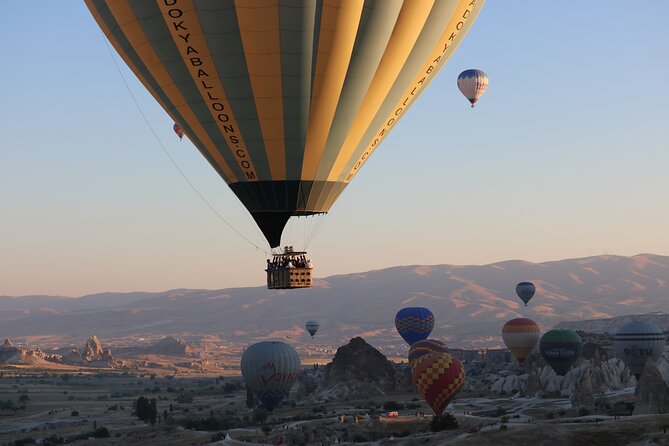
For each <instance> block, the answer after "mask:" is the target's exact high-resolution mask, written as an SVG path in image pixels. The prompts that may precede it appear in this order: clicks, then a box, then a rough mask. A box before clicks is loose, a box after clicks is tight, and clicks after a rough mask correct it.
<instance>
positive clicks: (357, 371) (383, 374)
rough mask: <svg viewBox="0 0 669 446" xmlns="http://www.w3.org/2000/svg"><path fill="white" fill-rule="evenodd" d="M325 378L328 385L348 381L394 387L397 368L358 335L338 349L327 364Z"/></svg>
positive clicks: (325, 383)
mask: <svg viewBox="0 0 669 446" xmlns="http://www.w3.org/2000/svg"><path fill="white" fill-rule="evenodd" d="M323 378H324V385H325V386H326V387H332V386H335V385H337V384H340V383H342V382H347V381H357V382H363V383H375V384H380V385H384V386H390V387H393V386H394V382H395V369H394V368H393V365H392V363H391V362H390V361H388V359H387V358H386V357H385V356H384V355H383V354H382V353H381V352H379V351H378V350H376V349H375V348H374V347H372V346H371V345H369V344H368V343H367V342H365V340H364V339H362V338H360V337H357V338H353V339H351V341H350V342H349V343H348V344H346V345H344V346H342V347H339V348H338V349H337V353H336V354H335V356H334V358H333V359H332V362H331V363H329V364H328V365H326V366H325V371H324V373H323Z"/></svg>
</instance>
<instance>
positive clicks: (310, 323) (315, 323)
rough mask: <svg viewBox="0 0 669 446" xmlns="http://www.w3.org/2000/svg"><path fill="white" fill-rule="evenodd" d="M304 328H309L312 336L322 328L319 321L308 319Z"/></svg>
mask: <svg viewBox="0 0 669 446" xmlns="http://www.w3.org/2000/svg"><path fill="white" fill-rule="evenodd" d="M304 328H306V329H307V331H308V332H309V334H310V335H311V337H312V338H313V337H314V335H315V334H316V332H317V331H318V329H319V328H320V325H319V324H318V321H313V320H312V321H307V323H306V324H304Z"/></svg>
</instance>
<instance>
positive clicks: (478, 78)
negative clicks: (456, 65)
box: [458, 69, 489, 108]
mask: <svg viewBox="0 0 669 446" xmlns="http://www.w3.org/2000/svg"><path fill="white" fill-rule="evenodd" d="M488 82H489V79H488V75H487V74H485V73H484V72H483V71H481V70H476V69H472V70H465V71H463V72H462V73H460V76H458V88H459V89H460V91H461V92H462V94H463V95H465V97H466V98H467V99H468V100H469V102H471V104H472V108H474V107H476V102H477V101H478V100H479V98H480V97H481V96H483V93H485V91H486V90H487V89H488Z"/></svg>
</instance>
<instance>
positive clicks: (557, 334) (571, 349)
mask: <svg viewBox="0 0 669 446" xmlns="http://www.w3.org/2000/svg"><path fill="white" fill-rule="evenodd" d="M582 346H583V341H582V340H581V337H580V336H579V335H578V333H576V332H575V331H572V330H557V329H553V330H549V331H547V332H546V333H544V335H543V336H542V337H541V340H540V341H539V351H540V352H541V356H543V357H544V359H545V360H546V362H547V363H548V365H549V366H551V368H552V369H553V370H554V371H555V373H557V374H558V375H560V376H564V375H566V374H567V372H568V371H569V368H570V367H571V366H572V364H573V363H574V362H576V360H577V359H578V357H579V355H580V354H581V347H582Z"/></svg>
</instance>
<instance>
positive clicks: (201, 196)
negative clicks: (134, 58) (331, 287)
mask: <svg viewBox="0 0 669 446" xmlns="http://www.w3.org/2000/svg"><path fill="white" fill-rule="evenodd" d="M103 37H104V34H103ZM103 40H104V42H105V44H106V46H107V50H108V51H109V55H110V56H111V58H112V60H113V61H114V65H115V66H116V70H117V71H118V73H119V75H120V76H121V79H122V80H123V83H124V84H125V88H126V89H127V90H128V93H130V97H131V98H132V101H133V102H134V103H135V106H136V107H137V110H139V113H140V114H141V115H142V118H143V119H144V122H145V123H146V125H147V126H148V127H149V130H151V133H152V134H153V136H154V138H155V139H156V141H157V142H158V145H159V146H160V147H161V148H162V149H163V152H164V153H165V155H166V156H167V158H168V159H169V160H170V162H171V163H172V165H173V166H174V168H175V169H176V170H177V171H178V172H179V173H180V174H181V176H182V177H183V179H184V180H186V182H187V183H188V185H189V186H190V187H191V189H192V190H193V192H195V194H196V195H197V196H198V197H200V199H201V200H202V202H203V203H204V204H205V205H206V206H207V207H208V208H209V209H211V211H212V212H213V213H214V214H216V216H217V217H218V218H219V219H220V220H221V221H222V222H223V223H225V224H226V226H227V227H228V228H230V229H231V230H232V231H233V232H235V233H236V234H237V235H238V236H239V237H241V238H242V239H244V240H245V241H246V242H247V243H248V244H250V245H251V246H253V247H254V248H256V250H257V251H262V252H264V253H265V255H266V256H269V255H270V253H269V252H267V251H266V250H265V249H264V248H261V247H260V246H258V245H256V244H255V243H254V242H253V241H252V240H250V239H249V238H248V237H246V236H245V235H244V234H242V233H241V232H239V231H238V230H237V229H236V228H235V227H234V226H232V224H231V223H229V222H228V221H227V220H226V219H225V217H223V216H222V215H221V213H220V212H218V211H217V210H216V209H215V208H214V206H212V205H211V203H209V201H208V200H207V199H206V198H205V197H204V195H202V194H201V193H200V191H199V190H198V189H197V188H196V187H195V185H194V184H193V183H192V182H191V180H190V179H189V178H188V177H187V176H186V174H185V173H184V171H183V170H181V168H180V167H179V165H178V164H177V163H176V161H175V160H174V158H173V157H172V155H170V153H169V152H168V151H167V148H165V145H164V144H163V142H162V141H161V140H160V138H159V137H158V134H157V133H156V131H155V130H154V128H153V127H152V126H151V123H150V122H149V120H148V118H147V117H146V114H145V113H144V111H143V110H142V107H140V105H139V102H138V101H137V98H136V97H135V95H134V94H133V92H132V90H131V89H130V85H129V84H128V81H127V80H126V79H125V76H124V75H123V71H122V70H121V67H120V66H119V64H118V62H117V61H116V58H115V57H114V53H113V51H112V49H111V46H110V44H109V42H108V41H107V39H106V37H104V38H103Z"/></svg>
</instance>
